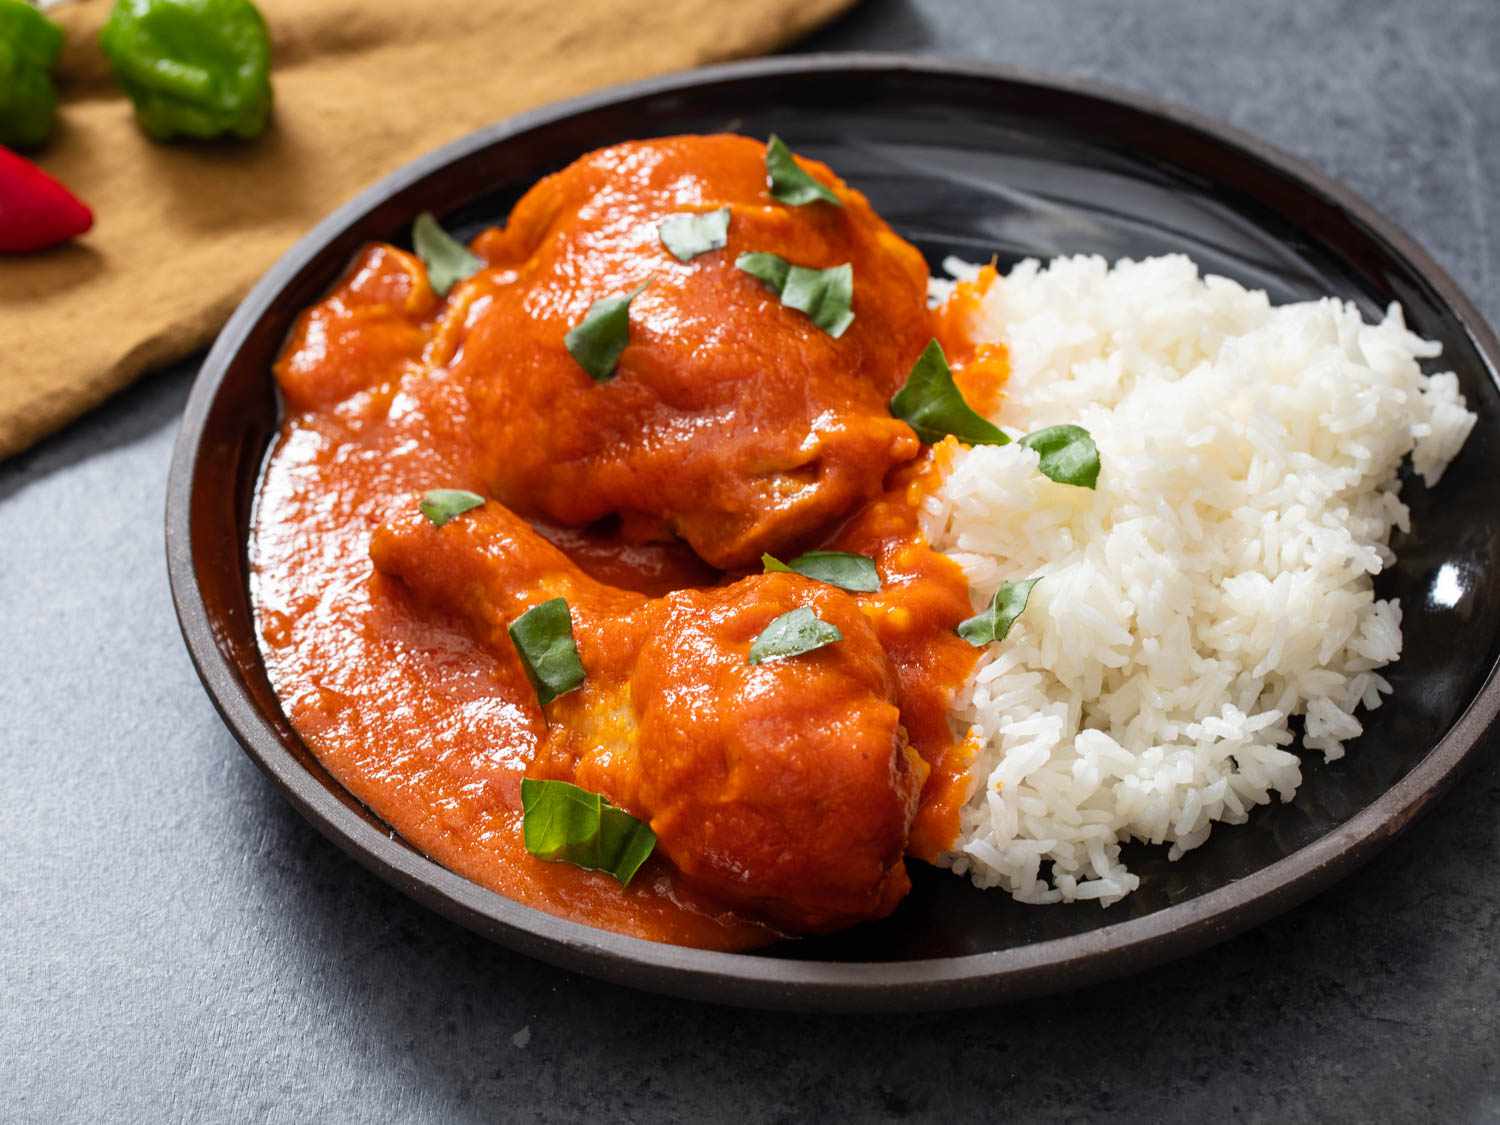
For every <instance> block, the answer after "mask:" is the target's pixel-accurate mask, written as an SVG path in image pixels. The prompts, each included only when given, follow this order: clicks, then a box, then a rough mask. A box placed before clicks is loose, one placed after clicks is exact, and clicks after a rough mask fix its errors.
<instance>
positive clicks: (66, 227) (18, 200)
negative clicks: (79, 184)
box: [0, 148, 94, 254]
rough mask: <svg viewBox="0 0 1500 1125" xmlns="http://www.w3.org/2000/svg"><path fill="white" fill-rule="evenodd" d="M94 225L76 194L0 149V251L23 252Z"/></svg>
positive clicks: (0, 252) (13, 154) (29, 162)
mask: <svg viewBox="0 0 1500 1125" xmlns="http://www.w3.org/2000/svg"><path fill="white" fill-rule="evenodd" d="M93 225H94V213H93V212H92V211H90V210H89V209H88V208H87V207H85V206H84V205H83V204H82V203H80V202H79V201H78V197H77V196H75V195H74V194H73V193H72V192H70V191H69V190H68V189H67V188H65V187H63V186H62V184H60V183H58V182H57V181H56V180H54V179H53V178H52V177H51V176H49V175H47V173H46V172H43V171H42V170H41V169H40V168H38V167H37V166H36V165H35V164H33V163H32V162H31V161H29V160H24V159H22V158H21V157H19V156H17V155H16V154H15V153H13V152H11V151H10V150H9V149H7V148H0V254H27V253H30V252H31V251H33V250H45V249H46V248H47V247H49V246H56V245H57V244H58V243H59V242H66V241H68V239H70V238H76V237H78V235H80V234H82V233H83V232H84V231H86V230H88V229H89V227H91V226H93Z"/></svg>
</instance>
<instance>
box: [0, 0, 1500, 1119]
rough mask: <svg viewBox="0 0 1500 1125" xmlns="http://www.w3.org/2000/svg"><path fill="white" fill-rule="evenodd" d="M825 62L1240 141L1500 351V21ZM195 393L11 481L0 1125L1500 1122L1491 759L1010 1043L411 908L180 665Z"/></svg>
mask: <svg viewBox="0 0 1500 1125" xmlns="http://www.w3.org/2000/svg"><path fill="white" fill-rule="evenodd" d="M811 46H813V47H817V48H828V49H840V48H884V49H901V50H923V51H930V52H933V53H936V54H961V55H969V56H978V57H983V58H988V59H992V60H995V61H1000V62H1005V63H1012V64H1020V65H1024V66H1026V67H1030V68H1034V69H1039V70H1044V71H1049V72H1053V73H1057V74H1063V75H1070V76H1079V77H1086V78H1095V79H1105V80H1108V81H1110V82H1113V83H1116V84H1119V85H1121V86H1125V87H1129V88H1132V89H1136V90H1142V91H1147V92H1149V93H1152V94H1155V95H1159V96H1162V97H1165V98H1168V99H1172V100H1175V101H1178V102H1181V103H1183V104H1185V105H1188V106H1191V107H1193V108H1196V109H1199V110H1203V111H1206V112H1207V113H1210V114H1213V115H1217V116H1219V117H1221V118H1224V119H1227V120H1229V121H1231V122H1233V123H1234V124H1236V125H1239V126H1242V127H1244V128H1247V129H1250V130H1252V131H1254V132H1256V133H1258V134H1260V135H1261V136H1263V137H1265V138H1267V139H1268V140H1270V141H1272V142H1274V143H1276V144H1278V145H1280V146H1282V147H1284V148H1286V149H1289V150H1291V151H1292V152H1294V153H1297V154H1299V155H1301V156H1303V157H1305V158H1307V159H1308V160H1310V161H1312V162H1313V163H1314V164H1315V165H1317V166H1319V167H1321V168H1322V169H1324V170H1325V171H1327V172H1330V173H1332V174H1333V175H1334V176H1337V177H1340V178H1342V179H1344V180H1345V181H1347V182H1348V183H1349V184H1351V185H1352V186H1353V187H1354V188H1355V189H1356V190H1357V191H1359V192H1361V193H1362V194H1364V195H1365V196H1366V197H1367V198H1369V199H1370V200H1372V201H1373V202H1374V203H1375V205H1376V206H1377V207H1378V208H1380V209H1381V210H1383V211H1385V212H1386V213H1387V214H1389V215H1391V216H1392V217H1393V218H1395V219H1396V220H1397V221H1398V222H1399V223H1400V224H1402V225H1403V226H1405V227H1406V228H1407V229H1408V230H1410V231H1411V232H1412V233H1414V234H1415V235H1416V236H1417V238H1418V239H1419V240H1421V241H1422V242H1424V243H1425V244H1426V245H1427V246H1428V247H1429V248H1430V249H1431V250H1432V251H1433V252H1434V253H1435V254H1436V256H1437V258H1438V259H1439V261H1441V262H1442V263H1443V264H1444V265H1445V266H1446V267H1447V268H1448V269H1449V270H1450V271H1452V273H1453V274H1454V275H1455V276H1456V277H1457V278H1458V280H1459V282H1460V284H1461V285H1463V286H1464V287H1465V288H1466V289H1467V290H1468V291H1469V292H1470V293H1471V294H1472V295H1473V296H1474V297H1475V298H1476V299H1477V300H1478V303H1479V304H1480V306H1481V307H1482V308H1483V309H1484V311H1485V312H1486V314H1487V315H1488V316H1489V317H1490V319H1491V320H1492V321H1496V322H1500V315H1497V314H1500V296H1497V294H1496V292H1495V290H1494V287H1493V281H1494V279H1495V278H1497V277H1500V230H1494V229H1493V228H1495V227H1497V225H1500V205H1497V198H1500V193H1497V191H1496V188H1495V184H1496V183H1500V145H1497V144H1496V142H1497V141H1500V78H1497V71H1496V58H1497V56H1500V2H1497V0H1452V2H1443V0H1425V2H1417V0H1406V2H1404V3H1386V2H1381V0H1346V2H1332V0H1255V2H1252V3H1234V4H1230V3H1217V2H1214V0H1170V2H1167V0H994V2H989V3H976V2H972V0H971V2H964V0H946V2H945V0H915V2H912V0H871V2H870V3H869V4H868V5H867V6H866V7H865V8H864V9H862V10H860V11H858V12H857V13H855V14H854V15H852V16H850V17H849V18H848V19H846V20H845V21H844V22H843V23H841V24H839V25H838V26H837V27H835V28H832V29H830V30H828V31H827V32H825V33H823V34H822V35H821V36H819V37H818V39H817V40H815V41H814V43H813V44H811ZM0 268H3V266H0ZM0 329H3V331H4V332H15V331H17V330H18V329H19V326H18V325H16V324H15V323H14V322H12V323H9V324H6V323H5V322H4V318H3V314H0ZM3 351H4V348H3V343H0V355H3ZM0 367H3V359H0ZM191 376H192V369H191V366H185V367H183V368H180V369H178V370H175V371H172V372H169V373H166V374H163V375H161V376H159V377H155V378H152V379H150V380H148V381H146V382H145V383H144V384H142V385H141V386H139V387H137V388H136V389H134V390H132V391H129V392H127V393H126V394H124V395H123V396H121V397H120V398H119V399H118V400H117V401H116V402H114V403H113V404H111V405H110V406H108V407H106V408H105V409H104V410H101V411H100V412H98V413H96V414H95V415H94V416H92V417H91V418H89V419H87V420H86V421H84V422H83V423H81V424H80V425H77V426H75V427H73V428H72V429H71V430H69V431H68V432H66V433H65V434H63V435H61V436H60V437H58V438H55V439H53V440H52V441H50V442H48V443H46V444H44V445H43V446H42V447H40V448H39V449H37V450H35V451H33V452H31V453H29V454H27V455H25V456H22V457H20V458H18V459H16V460H13V461H11V462H9V463H8V464H4V465H0V1120H4V1121H11V1120H18V1121H47V1122H54V1121H80V1122H82V1121H152V1122H155V1121H159V1120H168V1121H174V1120H202V1121H278V1122H280V1121H286V1122H294V1121H296V1122H301V1121H314V1120H316V1121H319V1122H338V1121H355V1120H390V1121H396V1120H409V1121H424V1122H425V1121H433V1122H436V1121H468V1120H495V1119H539V1120H578V1119H582V1118H586V1117H594V1118H602V1119H606V1120H614V1119H620V1120H652V1121H655V1120H684V1121H693V1120H701V1119H704V1118H715V1117H734V1118H737V1119H743V1120H748V1121H763V1120H789V1121H790V1120H801V1119H841V1118H847V1119H861V1120H872V1119H911V1120H934V1121H951V1120H954V1119H974V1118H979V1117H982V1116H986V1115H988V1116H991V1117H996V1116H999V1117H1005V1118H1029V1119H1037V1120H1076V1119H1083V1118H1089V1117H1096V1116H1099V1117H1102V1116H1106V1115H1110V1114H1114V1115H1118V1116H1121V1117H1125V1118H1133V1119H1140V1118H1145V1117H1152V1118H1164V1119H1171V1120H1195V1119H1206V1118H1209V1117H1210V1116H1215V1117H1217V1116H1224V1117H1232V1118H1236V1119H1246V1120H1274V1121H1284V1120H1298V1119H1312V1118H1319V1119H1348V1120H1361V1119H1363V1120H1372V1119H1383V1120H1413V1119H1432V1118H1441V1119H1445V1120H1453V1119H1485V1118H1488V1119H1500V1076H1497V1074H1496V1072H1495V1068H1496V1064H1497V1062H1500V1051H1497V1046H1500V1011H1497V1006H1496V1003H1495V1001H1496V991H1497V987H1500V971H1497V967H1496V957H1495V942H1496V937H1497V920H1500V878H1497V876H1500V827H1497V819H1500V756H1497V755H1496V754H1495V753H1493V752H1490V753H1487V754H1486V755H1485V757H1484V758H1483V759H1482V761H1481V763H1480V765H1479V766H1478V768H1476V769H1475V770H1474V771H1473V772H1471V773H1470V774H1469V775H1468V776H1467V777H1466V779H1465V780H1464V781H1463V782H1461V783H1460V785H1459V787H1458V790H1457V792H1455V793H1454V794H1453V795H1452V796H1451V797H1450V798H1449V799H1447V800H1446V801H1445V802H1444V803H1443V804H1442V805H1441V807H1440V808H1439V809H1438V810H1437V811H1436V812H1435V813H1434V814H1433V815H1431V816H1430V817H1429V818H1428V819H1427V820H1426V821H1424V822H1423V823H1422V824H1421V825H1420V826H1419V827H1418V828H1417V829H1416V830H1415V831H1413V832H1411V833H1410V834H1409V835H1408V836H1406V837H1405V838H1404V839H1403V840H1402V841H1401V842H1400V843H1399V844H1398V845H1396V846H1395V847H1394V848H1392V849H1391V850H1390V851H1389V852H1388V853H1386V854H1385V855H1384V856H1383V857H1381V858H1380V859H1379V860H1377V861H1376V862H1375V863H1374V864H1373V865H1372V866H1371V867H1369V868H1367V869H1366V870H1365V871H1364V872H1363V873H1361V874H1360V875H1358V876H1356V877H1355V878H1353V879H1351V880H1349V881H1348V882H1346V883H1345V884H1343V885H1341V886H1340V887H1339V888H1337V889H1336V890H1334V891H1332V892H1330V893H1328V894H1326V895H1324V896H1322V897H1321V898H1319V899H1318V900H1316V901H1314V902H1313V903H1311V904H1310V905H1308V906H1306V907H1304V908H1302V909H1300V910H1298V911H1296V912H1294V913H1292V914H1290V915H1288V916H1286V917H1284V918H1282V919H1281V920H1279V921H1277V922H1275V923H1273V924H1271V925H1268V926H1265V927H1262V928H1261V929H1259V930H1257V931H1255V932H1254V933H1251V934H1249V935H1247V936H1245V937H1242V938H1239V939H1238V940H1235V941H1232V942H1230V943H1229V944H1227V945H1224V946H1221V947H1219V948H1217V949H1215V950H1212V951H1210V952H1208V953H1206V954H1203V955H1201V956H1199V957H1197V958H1194V959H1192V960H1190V961H1186V962H1182V963H1179V964H1177V965H1174V966H1169V967H1167V968H1165V969H1162V970H1159V971H1157V972H1154V973H1151V974H1149V975H1146V976H1142V977H1138V978H1135V979H1132V980H1128V981H1125V982H1122V983H1118V984H1114V985H1109V986H1106V987H1101V988H1095V989H1092V990H1089V991H1086V992H1082V993H1079V994H1075V995H1071V996H1065V997H1062V998H1060V999H1055V1000H1051V1001H1045V1002H1036V1003H1031V1004H1026V1005H1022V1006H1019V1007H1012V1008H1007V1009H992V1010H987V1011H979V1012H971V1013H966V1014H959V1015H956V1016H919V1017H911V1018H879V1019H876V1018H860V1019H851V1018H820V1017H795V1016H783V1015H766V1014H757V1013H746V1012H739V1011H732V1010H727V1009H717V1008H712V1007H704V1006H695V1005H692V1004H687V1003H680V1002H676V1001H671V1000H665V999H658V998H654V997H651V996H646V995H640V994H636V993H633V992H628V991H625V990H622V989H618V988H613V987H610V986H606V985H601V984H596V983H594V982H591V981H588V980H585V979H581V978H578V977H573V976H570V975H568V974H565V973H562V972H558V971H556V970H553V969H550V968H548V967H546V966H544V965H541V964H538V963H536V962H533V961H529V960H527V959H525V958H523V957H519V956H515V955H512V954H510V953H507V952H506V951H504V950H502V949H499V948H496V947H494V946H492V945H490V944H488V943H486V942H484V941H481V940H479V939H477V938H475V937H472V936H470V935H469V934H468V933H466V932H465V931H463V930H461V929H459V928H458V927H456V926H453V925H450V924H449V923H447V922H445V921H443V920H442V919H440V918H438V917H436V916H435V915H432V914H429V913H427V912H426V911H424V910H422V909H420V908H418V907H417V906H415V905H413V904H411V903H409V902H408V901H406V900H405V899H403V898H402V897H400V896H399V895H397V894H396V893H395V892H393V891H391V890H388V889H387V888H386V887H385V886H384V885H383V884H381V883H379V882H377V881H376V880H375V879H374V878H373V877H372V876H369V875H367V874H365V873H364V871H363V870H361V869H360V868H358V867H356V866H355V865H354V864H353V863H352V862H351V861H349V860H346V859H344V858H343V857H342V856H341V855H340V854H339V853H338V852H337V851H335V850H334V848H333V847H332V846H331V845H329V844H326V843H324V842H323V840H322V839H321V838H320V837H319V836H317V835H316V834H315V833H314V832H313V830H312V829H311V828H309V827H308V826H307V825H305V824H304V823H303V822H302V821H301V819H300V818H299V817H298V816H297V815H296V814H295V813H294V812H293V811H292V810H291V809H290V808H289V807H288V806H287V805H286V804H285V803H284V802H283V801H282V800H281V798H280V797H278V796H277V795H276V793H275V792H274V791H273V790H272V789H271V787H270V785H269V784H268V783H267V782H265V781H263V780H262V779H261V777H260V775H259V774H258V773H257V771H256V770H255V768H254V767H253V766H252V765H251V764H250V762H249V761H248V760H247V759H246V758H245V757H244V755H243V754H241V753H240V751H239V750H238V748H237V747H236V745H235V744H234V742H233V740H232V739H231V738H230V736H229V735H228V734H227V733H226V731H225V730H224V728H223V726H222V725H221V724H220V722H219V720H218V718H217V717H216V715H215V714H214V712H213V710H212V708H211V707H210V706H209V703H208V700H207V698H206V697H205V696H204V694H203V692H202V690H201V689H200V687H199V685H198V683H197V680H196V679H195V678H194V675H193V671H192V669H191V667H190V666H189V664H188V660H187V657H186V656H185V655H184V652H183V649H182V646H181V642H180V641H179V638H178V635H177V628H176V625H175V623H174V621H173V618H172V611H171V606H170V603H169V600H168V596H167V586H166V576H165V573H164V567H163V562H162V543H161V517H162V492H163V480H164V478H165V475H166V469H167V461H168V455H169V452H170V447H171V442H172V437H173V433H174V431H175V429H176V421H177V416H178V413H179V411H180V409H181V407H182V404H183V401H184V398H185V396H186V393H187V389H188V384H189V382H190V379H191Z"/></svg>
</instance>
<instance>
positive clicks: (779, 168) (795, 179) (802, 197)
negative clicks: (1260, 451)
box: [766, 133, 843, 207]
mask: <svg viewBox="0 0 1500 1125" xmlns="http://www.w3.org/2000/svg"><path fill="white" fill-rule="evenodd" d="M766 179H767V180H768V181H769V183H770V187H771V197H772V198H773V199H778V200H780V201H781V202H782V203H787V204H790V205H791V206H793V207H801V206H802V205H803V204H805V203H818V202H820V201H821V202H823V203H832V204H833V205H834V206H835V207H842V206H843V204H842V203H841V202H839V197H838V196H836V195H834V194H833V189H832V188H830V187H829V186H828V185H826V184H822V183H819V182H818V181H817V180H815V179H813V178H812V176H810V175H808V174H807V173H806V172H804V171H803V170H802V166H801V165H800V164H798V163H797V162H796V160H794V159H793V158H792V150H791V149H789V148H787V147H786V142H785V141H783V140H782V139H781V138H780V137H778V136H777V135H776V134H775V133H772V134H771V139H770V140H768V141H767V142H766Z"/></svg>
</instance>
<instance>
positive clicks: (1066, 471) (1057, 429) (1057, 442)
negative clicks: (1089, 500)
mask: <svg viewBox="0 0 1500 1125" xmlns="http://www.w3.org/2000/svg"><path fill="white" fill-rule="evenodd" d="M1021 444H1022V445H1024V446H1025V447H1026V448H1027V449H1035V450H1036V451H1037V452H1038V453H1040V454H1041V455H1042V461H1041V465H1040V466H1039V467H1040V468H1041V470H1042V473H1043V474H1044V475H1045V476H1048V477H1051V478H1052V479H1053V480H1055V481H1057V483H1058V484H1073V485H1077V486H1078V487H1079V488H1093V487H1094V486H1095V485H1096V484H1098V483H1099V447H1098V446H1097V445H1095V444H1094V439H1093V437H1091V436H1090V435H1089V432H1088V431H1087V430H1085V429H1084V428H1083V427H1082V426H1048V427H1047V428H1046V429H1044V430H1036V431H1035V432H1033V433H1029V434H1027V435H1026V436H1025V437H1023V438H1022V439H1021Z"/></svg>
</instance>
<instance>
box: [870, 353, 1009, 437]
mask: <svg viewBox="0 0 1500 1125" xmlns="http://www.w3.org/2000/svg"><path fill="white" fill-rule="evenodd" d="M891 413H892V414H894V415H895V416H896V417H897V418H900V419H901V420H902V421H903V422H905V423H906V424H907V425H908V426H910V427H911V428H912V429H914V430H916V431H917V437H919V438H921V439H922V440H923V441H924V442H926V443H927V444H929V445H931V444H933V443H934V442H939V441H942V440H943V438H945V437H947V436H948V435H949V434H952V435H953V436H954V437H956V438H958V440H959V441H962V442H966V443H967V444H969V445H1006V444H1008V443H1009V442H1010V438H1008V437H1006V436H1005V433H1004V431H1002V430H1001V429H1000V427H999V426H997V425H995V424H994V423H993V422H987V421H985V419H984V418H982V417H980V416H979V415H978V414H976V413H975V412H974V409H973V407H971V406H970V405H969V404H968V403H967V402H965V401H964V396H963V395H962V394H960V393H959V390H958V384H957V383H955V382H954V381H953V372H952V370H951V369H950V368H949V367H948V357H947V356H945V355H944V354H943V347H942V345H941V344H939V343H938V342H937V341H936V340H933V341H932V342H931V343H930V344H928V345H927V347H926V348H925V349H924V350H923V351H922V354H921V355H920V356H919V357H918V358H917V362H916V363H915V364H914V365H913V366H912V369H911V373H910V374H909V375H907V377H906V385H905V386H903V387H902V388H901V389H900V390H899V391H897V392H896V397H895V398H893V399H891Z"/></svg>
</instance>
